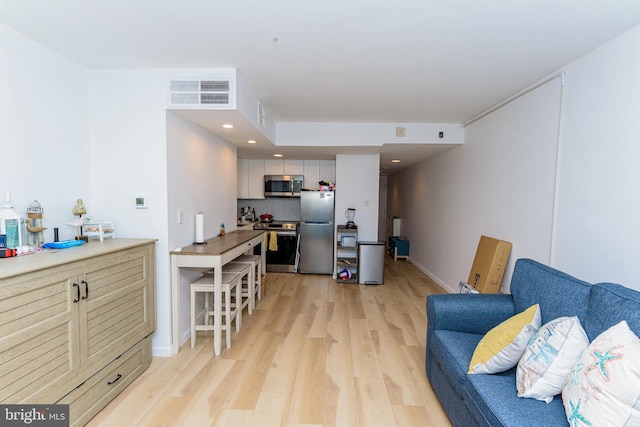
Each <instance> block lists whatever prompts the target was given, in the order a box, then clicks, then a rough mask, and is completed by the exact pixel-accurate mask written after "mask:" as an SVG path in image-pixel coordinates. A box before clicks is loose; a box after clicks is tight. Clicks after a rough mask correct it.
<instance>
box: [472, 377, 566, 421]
mask: <svg viewBox="0 0 640 427" xmlns="http://www.w3.org/2000/svg"><path fill="white" fill-rule="evenodd" d="M468 378H469V381H468V382H467V385H466V387H465V391H464V396H463V399H464V403H465V405H466V406H467V408H468V409H469V411H471V413H472V414H473V416H474V417H475V418H476V420H478V424H479V425H485V426H492V427H498V426H509V427H531V426H545V427H554V426H563V427H565V426H568V425H569V423H568V422H567V419H566V417H565V414H564V407H563V406H562V399H559V398H555V399H553V400H552V401H551V402H550V403H548V404H547V403H545V402H543V401H541V400H535V399H525V398H522V397H518V395H517V394H516V375H515V368H513V369H510V370H509V371H506V372H502V373H499V374H493V375H469V376H468ZM481 420H482V421H481Z"/></svg>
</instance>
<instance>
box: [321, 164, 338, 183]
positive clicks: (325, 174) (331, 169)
mask: <svg viewBox="0 0 640 427" xmlns="http://www.w3.org/2000/svg"><path fill="white" fill-rule="evenodd" d="M335 179H336V161H335V160H320V180H321V181H325V182H329V181H335Z"/></svg>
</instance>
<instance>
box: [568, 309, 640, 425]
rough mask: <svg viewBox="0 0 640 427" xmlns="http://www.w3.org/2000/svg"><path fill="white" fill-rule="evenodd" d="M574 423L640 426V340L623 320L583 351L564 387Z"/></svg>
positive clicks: (569, 415) (571, 421) (570, 422)
mask: <svg viewBox="0 0 640 427" xmlns="http://www.w3.org/2000/svg"><path fill="white" fill-rule="evenodd" d="M562 402H563V404H564V410H565V413H566V415H567V420H568V421H569V424H570V425H572V426H589V425H591V426H604V425H606V426H638V425H640V339H639V338H638V337H637V336H636V335H635V334H634V333H633V331H631V329H629V325H627V322H626V321H624V320H623V321H622V322H620V323H618V324H617V325H615V326H612V327H611V328H609V329H607V330H606V331H604V332H603V333H602V334H600V335H599V336H598V337H597V338H596V339H594V340H593V342H592V343H591V344H590V345H589V347H588V348H587V349H586V350H585V351H584V352H583V353H582V355H581V356H580V358H579V359H578V362H577V364H576V366H575V368H574V369H573V370H572V371H571V374H570V375H569V377H568V378H567V383H566V384H565V386H564V388H563V389H562Z"/></svg>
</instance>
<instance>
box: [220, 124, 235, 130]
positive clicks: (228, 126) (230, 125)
mask: <svg viewBox="0 0 640 427" xmlns="http://www.w3.org/2000/svg"><path fill="white" fill-rule="evenodd" d="M222 127H223V128H225V129H233V125H232V124H230V123H225V124H223V125H222Z"/></svg>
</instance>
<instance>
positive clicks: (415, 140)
mask: <svg viewBox="0 0 640 427" xmlns="http://www.w3.org/2000/svg"><path fill="white" fill-rule="evenodd" d="M396 127H403V128H405V132H406V136H404V137H397V136H396ZM276 129H277V134H278V135H277V142H276V145H279V146H280V145H281V146H290V145H291V146H308V147H314V146H335V147H341V146H342V147H350V146H372V147H373V146H381V145H382V144H426V143H429V144H458V143H462V142H463V140H464V129H463V128H462V126H461V125H460V124H457V123H319V122H314V123H308V122H299V123H290V122H284V123H283V122H280V123H278V124H277V125H276ZM441 131H442V132H444V137H443V138H440V137H439V132H441Z"/></svg>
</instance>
